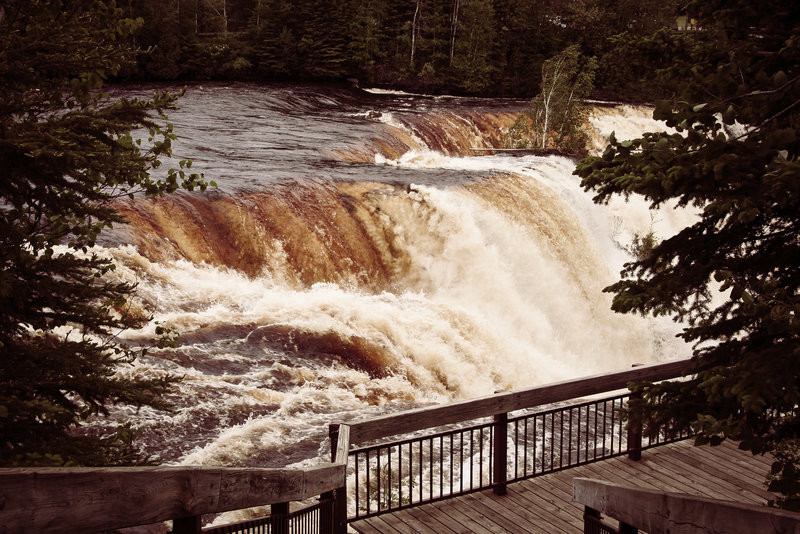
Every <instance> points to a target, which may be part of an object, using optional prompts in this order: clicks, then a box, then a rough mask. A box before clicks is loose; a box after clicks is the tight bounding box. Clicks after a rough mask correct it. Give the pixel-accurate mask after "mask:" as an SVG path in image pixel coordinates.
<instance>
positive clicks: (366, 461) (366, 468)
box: [364, 451, 372, 514]
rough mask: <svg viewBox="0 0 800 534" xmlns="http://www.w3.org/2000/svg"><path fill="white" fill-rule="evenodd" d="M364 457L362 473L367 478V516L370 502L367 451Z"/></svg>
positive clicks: (370, 492)
mask: <svg viewBox="0 0 800 534" xmlns="http://www.w3.org/2000/svg"><path fill="white" fill-rule="evenodd" d="M365 456H366V458H365V459H364V462H365V466H364V472H365V473H366V478H367V499H366V500H367V514H369V513H370V501H371V499H370V495H372V491H371V488H370V485H371V484H370V474H369V451H366V454H365Z"/></svg>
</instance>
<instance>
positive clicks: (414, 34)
mask: <svg viewBox="0 0 800 534" xmlns="http://www.w3.org/2000/svg"><path fill="white" fill-rule="evenodd" d="M421 7H422V0H417V8H416V9H415V10H414V19H413V20H412V21H411V66H412V67H413V66H414V54H415V53H416V51H417V33H418V32H419V17H420V10H421Z"/></svg>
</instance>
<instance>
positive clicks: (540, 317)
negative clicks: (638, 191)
mask: <svg viewBox="0 0 800 534" xmlns="http://www.w3.org/2000/svg"><path fill="white" fill-rule="evenodd" d="M188 97H189V98H191V92H190V93H189V96H188ZM275 98H276V97H274V96H273V98H272V99H271V100H270V105H271V106H276V105H278V104H276V103H275ZM278 100H280V99H278ZM374 104H375V103H374V102H370V103H369V105H370V106H372V105H374ZM309 105H310V104H309ZM356 107H357V106H356ZM194 112H195V113H199V111H198V110H195V111H194ZM603 113H605V116H603V117H599V118H595V119H593V120H596V121H597V123H598V124H599V125H601V126H603V125H607V124H608V123H609V122H611V121H613V120H618V119H617V115H615V114H614V112H613V111H608V110H604V112H603ZM619 113H628V114H634V113H637V111H636V110H632V109H626V110H622V111H620V112H619ZM638 113H639V115H637V117H638V118H637V120H639V119H641V120H642V121H645V119H642V118H641V117H640V115H642V114H644V113H645V112H644V111H640V112H638ZM348 117H349V118H348V119H347V121H359V122H357V124H358V125H359V126H358V128H360V129H359V135H357V136H350V137H348V136H347V135H346V131H347V130H348V124H349V123H348V122H347V121H345V120H343V121H342V125H341V126H340V129H341V131H342V132H343V133H342V136H341V137H337V138H336V139H334V140H333V141H331V142H329V143H325V144H324V146H320V147H318V154H321V156H318V157H321V158H322V159H324V160H326V161H332V162H333V163H330V165H329V168H328V170H326V173H327V174H326V173H322V174H324V175H320V173H317V172H313V171H309V170H308V169H302V170H297V171H296V172H297V174H296V176H294V177H292V178H287V179H281V180H272V181H270V182H269V183H265V184H262V185H260V186H258V187H255V186H249V185H247V186H242V187H235V188H227V189H225V188H223V189H222V190H220V191H214V192H210V193H207V194H177V195H173V196H170V197H164V198H157V199H148V200H144V199H136V200H127V201H120V202H119V204H118V208H119V210H120V211H121V212H122V213H123V214H124V215H125V217H126V218H127V219H128V221H129V223H128V224H127V225H125V226H124V227H120V228H118V229H116V230H115V232H114V233H113V234H111V235H110V237H109V238H108V240H107V241H106V242H104V246H105V253H107V254H110V255H111V256H112V257H113V258H114V260H115V262H116V263H117V266H118V267H117V270H116V273H115V276H118V277H120V278H122V279H125V280H128V281H133V282H136V283H137V284H138V288H137V295H136V300H135V302H134V303H133V305H134V309H135V310H136V311H137V312H138V313H140V314H141V315H142V317H148V316H151V315H152V316H154V317H155V318H156V319H157V320H159V321H162V322H164V323H165V324H166V325H168V326H169V327H171V328H174V329H175V330H177V331H178V332H180V333H181V334H182V339H181V341H180V342H179V343H178V345H177V346H176V347H175V348H169V349H161V350H154V351H152V352H151V353H150V355H149V356H147V357H146V358H143V359H141V360H139V361H137V362H136V363H135V365H134V366H132V367H130V368H126V369H125V370H124V371H123V372H125V373H129V374H130V375H131V376H137V375H153V374H158V373H167V372H172V373H175V374H179V375H183V376H184V377H185V378H184V380H183V381H182V383H181V385H180V391H179V392H177V393H176V394H175V396H174V401H175V405H176V412H175V413H174V414H173V415H169V416H165V415H163V414H159V413H155V412H149V411H147V410H143V411H141V412H140V413H138V414H136V415H134V414H125V415H126V416H129V417H132V418H133V420H134V421H136V422H137V427H138V428H139V430H140V431H141V432H142V433H143V435H144V437H145V439H146V440H147V442H148V443H149V447H150V448H151V450H152V451H153V452H154V454H156V455H157V457H160V458H161V459H163V460H165V461H167V462H178V463H183V464H195V463H201V464H207V465H210V464H220V465H281V466H282V465H286V464H289V463H292V462H304V461H307V460H308V459H309V458H311V457H313V456H315V455H316V454H317V450H318V448H319V447H320V443H321V442H322V440H323V438H324V434H325V428H326V427H327V424H328V423H329V422H331V421H333V420H340V421H341V420H348V419H353V418H361V417H366V416H369V415H371V414H372V415H377V414H381V413H386V412H387V411H393V410H401V409H407V408H411V407H415V406H419V405H424V404H430V403H441V402H448V401H452V400H456V399H463V398H470V397H475V396H481V395H487V394H491V393H493V392H494V391H497V390H512V389H519V388H524V387H531V386H534V385H539V384H544V383H548V382H552V381H558V380H563V379H566V378H570V377H575V376H580V375H589V374H594V373H598V372H603V371H610V370H616V369H621V368H625V367H628V366H630V365H631V364H633V363H652V362H656V361H660V360H663V359H670V358H674V357H681V356H685V355H686V348H685V347H683V346H682V345H681V344H680V343H679V342H678V341H677V340H675V339H674V334H675V333H676V331H677V329H676V326H675V325H672V324H671V323H669V322H665V321H662V320H655V319H652V318H642V317H634V316H621V315H616V314H614V313H613V312H611V311H610V309H609V308H610V296H609V295H608V294H605V293H603V292H602V289H603V288H604V287H605V286H607V285H609V284H611V283H612V282H614V281H615V280H616V277H617V276H618V274H617V273H618V271H619V270H620V268H621V266H622V264H623V263H624V262H625V261H626V260H627V259H628V258H627V254H626V252H625V251H624V250H623V247H622V245H624V244H625V243H626V240H627V241H628V242H629V240H630V238H631V236H632V235H633V234H635V233H637V232H643V231H648V230H649V228H651V227H652V226H653V225H656V226H657V227H658V229H659V231H663V232H669V231H673V230H674V229H675V228H679V227H680V225H681V224H685V221H686V220H688V218H689V217H690V215H687V214H683V213H680V212H673V211H668V210H667V211H664V212H662V213H661V214H659V215H658V216H656V218H653V216H652V215H651V214H650V212H649V211H648V210H647V206H646V205H644V204H636V203H634V202H632V201H631V202H628V203H624V202H621V201H620V203H618V204H612V205H610V206H607V207H606V206H596V205H594V204H593V203H592V202H591V198H590V195H588V194H587V193H585V192H583V191H582V190H581V189H580V187H579V184H578V180H577V178H576V177H574V176H573V175H572V170H573V169H574V162H573V161H572V160H570V159H567V158H564V157H558V156H548V157H536V156H526V157H524V158H514V157H502V156H488V157H487V156H482V157H472V156H470V155H469V154H471V151H470V148H472V147H476V146H478V147H490V146H497V144H498V142H499V141H498V140H499V139H500V137H501V136H502V132H503V130H504V128H507V127H508V125H509V124H510V123H511V122H513V117H514V112H513V111H509V110H507V109H500V110H491V109H483V108H474V107H464V106H458V107H454V106H452V105H451V106H447V107H445V108H444V109H430V110H423V111H421V112H420V111H417V110H414V111H403V110H402V109H395V108H390V109H383V110H379V111H373V110H371V109H366V110H361V109H348ZM354 117H359V118H358V119H356V118H354ZM329 120H333V119H329ZM631 120H633V119H631ZM326 128H330V125H328V126H326ZM599 130H600V128H598V131H599ZM364 132H368V135H364ZM315 135H316V134H315ZM598 135H603V134H598ZM215 164H216V165H222V164H223V163H222V162H217V163H215ZM339 166H343V167H341V168H343V169H344V170H345V171H347V172H348V173H351V172H353V171H352V169H353V168H355V169H357V171H358V173H357V175H356V176H353V175H352V174H345V176H344V177H340V178H334V179H331V177H330V173H333V172H339V171H335V169H339V168H340V167H339ZM353 166H355V167H353ZM331 169H334V170H331ZM153 328H154V327H153V326H152V325H151V326H148V327H145V328H143V329H142V330H139V331H131V332H127V333H126V337H127V339H128V340H129V341H131V342H137V341H139V340H142V339H145V338H147V337H148V336H151V335H152V334H153V333H154V330H153ZM176 437H177V438H178V439H177V444H174V443H176V440H175V438H176Z"/></svg>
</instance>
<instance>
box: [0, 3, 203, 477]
mask: <svg viewBox="0 0 800 534" xmlns="http://www.w3.org/2000/svg"><path fill="white" fill-rule="evenodd" d="M136 26H137V24H136V22H135V21H134V20H131V19H126V18H124V17H123V13H122V12H121V10H119V9H117V8H116V7H115V5H114V3H113V2H104V1H100V0H37V1H31V0H7V1H6V2H4V3H3V5H2V6H0V169H1V170H2V173H3V177H2V180H0V463H1V464H2V465H5V466H9V465H37V464H38V465H63V464H84V465H100V464H109V463H126V462H130V461H133V460H136V458H137V455H136V449H135V447H133V446H132V439H131V434H130V432H129V431H128V430H127V429H126V428H125V427H123V428H121V430H120V431H118V432H117V433H116V434H113V435H110V436H95V437H92V436H87V435H80V434H78V433H76V432H75V431H76V429H78V428H79V427H80V425H81V423H82V422H83V421H84V420H85V419H86V418H88V417H90V416H93V415H97V414H99V415H103V414H105V413H107V406H108V405H109V403H126V404H132V405H136V406H141V405H152V406H156V407H163V405H164V402H163V401H162V399H161V394H162V393H163V392H164V391H165V390H166V389H167V388H169V387H170V384H171V383H172V382H173V378H172V377H164V378H158V377H155V378H151V379H144V380H134V379H130V378H125V377H122V376H121V375H119V374H116V370H117V369H118V367H119V366H120V365H125V364H127V363H129V362H131V361H132V360H133V359H134V358H136V357H137V356H138V355H139V354H141V353H142V352H143V351H144V350H145V349H136V348H133V347H128V346H125V345H123V344H121V343H120V342H119V340H118V334H119V333H120V331H122V330H124V329H125V328H128V327H131V326H136V325H140V324H141V322H142V321H143V320H146V319H143V318H141V317H136V316H134V314H131V313H129V308H128V304H127V302H128V297H129V296H130V294H131V292H132V291H133V289H134V288H133V286H131V285H130V284H126V283H119V282H114V281H113V280H111V279H110V278H109V277H108V276H107V275H108V274H109V273H110V272H111V271H113V269H114V265H113V263H111V261H110V260H109V259H106V258H104V257H102V256H100V255H99V254H97V253H96V252H94V251H93V248H92V247H93V245H94V244H95V241H96V239H97V237H98V235H99V234H100V232H101V231H102V230H103V229H104V228H107V227H109V226H111V225H112V224H113V223H117V222H120V221H121V220H122V219H121V217H120V216H119V215H118V214H117V213H116V212H115V210H114V208H113V205H112V201H113V200H114V198H116V197H119V196H122V195H126V196H127V195H134V194H137V193H138V194H145V195H160V194H163V193H167V192H172V191H174V190H176V189H177V188H178V187H185V188H188V189H192V188H195V187H200V188H204V187H205V183H203V182H202V179H201V178H200V177H199V176H197V175H189V174H186V173H185V171H184V170H183V166H184V165H183V164H182V165H181V168H180V169H177V170H175V169H173V170H169V171H168V172H166V175H165V176H164V177H163V178H161V179H157V178H154V177H152V176H151V175H150V171H151V170H152V169H154V168H156V167H158V166H159V165H160V158H162V157H165V156H168V155H169V154H170V151H171V149H170V146H171V141H172V140H174V139H175V135H174V134H173V133H172V130H171V126H169V125H167V124H165V123H164V121H163V120H162V119H163V117H162V114H163V112H164V111H165V110H168V109H171V108H173V107H174V105H175V100H176V98H177V97H176V95H171V94H167V93H159V94H156V95H155V96H154V97H153V99H152V100H131V99H126V98H121V99H116V100H111V99H109V98H108V97H107V96H105V95H103V94H102V93H101V92H100V91H99V90H100V88H101V86H102V85H103V81H104V79H106V77H108V76H110V75H113V74H114V73H116V72H118V70H119V69H120V67H121V66H122V65H123V64H125V63H127V62H129V61H130V59H131V54H130V53H129V52H127V51H126V50H124V49H123V44H124V43H126V42H127V41H126V40H127V39H128V38H129V37H130V35H131V33H132V32H133V31H134V30H135V29H136ZM140 128H144V131H145V132H147V131H149V133H150V135H149V138H148V137H145V139H146V141H144V140H143V141H134V138H133V136H132V135H131V132H132V131H133V130H136V129H140Z"/></svg>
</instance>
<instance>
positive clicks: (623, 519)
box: [572, 478, 800, 534]
mask: <svg viewBox="0 0 800 534" xmlns="http://www.w3.org/2000/svg"><path fill="white" fill-rule="evenodd" d="M572 488H573V500H575V501H577V502H579V503H581V504H583V505H584V506H586V508H587V509H586V515H588V516H591V517H593V518H598V519H599V514H606V515H607V516H609V517H613V518H614V519H617V520H618V521H619V522H620V523H622V524H624V525H625V527H624V528H621V529H620V532H636V531H637V530H638V529H641V530H643V531H644V532H647V533H648V534H667V533H672V532H681V533H685V534H711V533H713V534H743V533H748V532H758V533H760V534H770V533H775V534H790V533H791V534H800V514H796V513H793V512H787V511H784V510H778V509H775V508H766V507H764V506H757V505H748V504H742V503H735V502H728V501H720V500H717V499H708V498H704V497H696V496H694V495H686V494H683V493H669V492H663V491H657V490H650V489H642V488H632V487H627V486H622V485H618V484H612V483H610V482H605V481H602V480H594V479H590V478H575V479H573V481H572ZM598 513H599V514H598Z"/></svg>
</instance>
